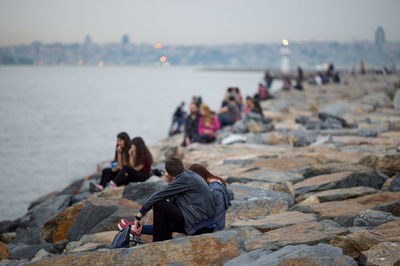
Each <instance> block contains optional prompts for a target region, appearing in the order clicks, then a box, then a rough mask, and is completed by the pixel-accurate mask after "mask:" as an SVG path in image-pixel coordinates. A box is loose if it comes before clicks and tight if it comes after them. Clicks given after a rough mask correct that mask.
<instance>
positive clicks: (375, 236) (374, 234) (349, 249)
mask: <svg viewBox="0 0 400 266" xmlns="http://www.w3.org/2000/svg"><path fill="white" fill-rule="evenodd" d="M382 242H400V225H399V222H398V221H396V222H388V223H384V224H381V225H379V226H377V227H375V228H374V229H372V230H366V229H361V230H358V231H356V232H354V233H352V234H349V235H346V236H338V237H335V238H333V239H332V241H331V242H330V244H331V245H334V246H337V247H340V248H342V250H343V253H344V254H346V255H349V256H351V257H353V258H358V257H359V256H360V254H361V252H362V251H366V250H369V249H370V248H371V247H373V246H375V245H377V244H379V243H382Z"/></svg>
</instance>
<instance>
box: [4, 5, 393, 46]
mask: <svg viewBox="0 0 400 266" xmlns="http://www.w3.org/2000/svg"><path fill="white" fill-rule="evenodd" d="M399 10H400V1H399V0H335V1H331V0H276V1H272V0H197V1H190V0H140V1H136V0H34V1H33V0H1V1H0V46H5V45H14V44H29V43H31V42H33V41H42V42H44V43H54V42H63V43H74V42H83V40H84V38H85V36H86V35H87V34H89V35H90V36H91V39H92V41H93V42H96V43H110V42H120V41H121V37H122V35H123V34H128V35H129V36H130V40H131V42H133V43H155V42H162V43H164V44H182V45H198V44H208V45H213V44H238V43H276V42H280V41H281V40H282V39H283V38H287V39H289V40H291V41H297V42H301V41H339V42H353V41H360V40H369V41H372V40H373V39H374V32H375V30H376V29H377V27H378V26H382V27H383V28H384V30H385V33H386V39H387V40H389V41H399V40H400V16H399V15H398V14H399V13H398V12H399Z"/></svg>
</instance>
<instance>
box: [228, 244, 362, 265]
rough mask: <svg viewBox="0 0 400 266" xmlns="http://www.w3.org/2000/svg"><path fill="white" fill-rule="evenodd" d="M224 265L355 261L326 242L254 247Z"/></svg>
mask: <svg viewBox="0 0 400 266" xmlns="http://www.w3.org/2000/svg"><path fill="white" fill-rule="evenodd" d="M224 265H225V266H239V265H240V266H241V265H246V266H250V265H343V266H344V265H354V266H356V265H357V263H356V262H355V261H354V260H353V259H352V258H350V257H348V256H345V255H343V253H342V251H341V250H340V249H339V248H336V247H333V246H331V245H328V244H323V243H320V244H317V245H315V246H308V245H297V246H285V247H283V248H281V249H280V250H277V251H275V252H271V251H270V250H268V249H256V250H253V251H251V252H249V253H246V254H244V255H242V256H240V257H237V258H235V259H233V260H230V261H228V262H227V263H225V264H224Z"/></svg>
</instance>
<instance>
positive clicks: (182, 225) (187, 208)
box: [118, 158, 231, 242]
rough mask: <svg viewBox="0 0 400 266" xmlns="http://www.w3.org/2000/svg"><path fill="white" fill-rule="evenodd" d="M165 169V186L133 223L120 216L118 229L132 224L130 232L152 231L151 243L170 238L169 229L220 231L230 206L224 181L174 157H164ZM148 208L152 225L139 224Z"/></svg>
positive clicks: (188, 232) (189, 231)
mask: <svg viewBox="0 0 400 266" xmlns="http://www.w3.org/2000/svg"><path fill="white" fill-rule="evenodd" d="M165 170H166V174H165V179H166V181H167V183H168V185H166V186H165V187H163V188H162V189H161V190H160V191H158V192H156V193H154V194H153V195H151V196H150V197H149V199H147V201H146V202H145V203H144V204H143V206H142V208H141V209H140V211H139V212H138V214H137V215H136V216H135V219H134V221H133V222H128V221H127V220H126V219H122V221H121V223H119V224H118V228H119V229H122V228H125V227H126V226H128V224H132V225H133V229H132V231H133V233H134V235H136V236H139V235H140V234H142V233H145V234H152V235H153V241H154V242H157V241H163V240H168V239H172V233H173V232H179V233H183V234H187V235H199V234H203V233H211V232H214V231H216V230H223V229H224V228H225V214H226V210H227V209H228V208H229V206H230V205H231V203H230V200H231V198H230V195H229V193H228V191H227V189H226V184H225V182H224V180H223V179H221V178H219V177H217V176H214V175H213V174H211V173H210V172H209V171H208V170H207V169H205V168H204V167H203V166H201V165H199V164H193V165H192V166H191V167H190V168H189V170H185V169H184V167H183V163H182V161H181V160H179V159H175V158H171V159H168V160H167V162H166V163H165ZM151 208H153V226H148V225H147V226H143V223H142V222H141V219H142V218H143V216H144V215H146V213H147V212H148V211H150V210H151Z"/></svg>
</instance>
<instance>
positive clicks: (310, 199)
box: [298, 196, 319, 206]
mask: <svg viewBox="0 0 400 266" xmlns="http://www.w3.org/2000/svg"><path fill="white" fill-rule="evenodd" d="M318 203H319V200H318V198H317V197H316V196H309V197H307V198H306V199H305V200H303V201H302V202H300V203H299V204H298V205H299V206H310V205H314V204H318Z"/></svg>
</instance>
